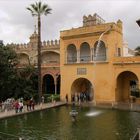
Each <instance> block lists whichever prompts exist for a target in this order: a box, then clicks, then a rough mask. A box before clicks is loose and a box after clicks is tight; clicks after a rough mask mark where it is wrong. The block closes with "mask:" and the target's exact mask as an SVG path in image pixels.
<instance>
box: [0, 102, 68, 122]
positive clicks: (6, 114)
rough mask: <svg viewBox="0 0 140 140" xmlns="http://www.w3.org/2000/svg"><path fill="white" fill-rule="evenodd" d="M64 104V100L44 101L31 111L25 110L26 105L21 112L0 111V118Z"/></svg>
mask: <svg viewBox="0 0 140 140" xmlns="http://www.w3.org/2000/svg"><path fill="white" fill-rule="evenodd" d="M65 104H66V103H65V102H56V103H44V104H43V105H41V104H40V105H35V109H34V110H33V111H27V107H26V106H24V108H23V111H22V112H21V113H15V110H10V111H5V112H0V119H3V118H8V117H13V116H18V115H22V114H27V113H31V112H35V111H40V110H44V109H47V108H53V107H57V106H62V105H65Z"/></svg>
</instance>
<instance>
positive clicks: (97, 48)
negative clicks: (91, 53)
mask: <svg viewBox="0 0 140 140" xmlns="http://www.w3.org/2000/svg"><path fill="white" fill-rule="evenodd" d="M111 29H112V25H111V26H109V28H107V29H106V30H105V31H104V32H103V33H102V34H101V35H100V36H99V39H98V43H97V46H96V50H95V61H96V59H97V54H98V52H99V47H100V43H101V39H102V37H103V35H104V34H105V33H107V32H108V31H110V30H111Z"/></svg>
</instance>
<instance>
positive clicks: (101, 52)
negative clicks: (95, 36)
mask: <svg viewBox="0 0 140 140" xmlns="http://www.w3.org/2000/svg"><path fill="white" fill-rule="evenodd" d="M97 45H99V46H97ZM106 58H107V57H106V47H105V43H104V42H103V41H100V42H99V43H98V41H96V42H95V44H94V58H93V60H95V61H105V60H106Z"/></svg>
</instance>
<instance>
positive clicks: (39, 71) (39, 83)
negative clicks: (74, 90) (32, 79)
mask: <svg viewBox="0 0 140 140" xmlns="http://www.w3.org/2000/svg"><path fill="white" fill-rule="evenodd" d="M38 95H39V103H40V101H41V95H42V83H41V20H40V15H38Z"/></svg>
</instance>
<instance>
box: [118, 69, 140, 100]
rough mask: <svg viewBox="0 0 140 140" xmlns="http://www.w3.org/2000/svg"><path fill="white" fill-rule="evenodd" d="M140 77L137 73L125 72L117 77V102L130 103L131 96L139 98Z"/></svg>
mask: <svg viewBox="0 0 140 140" xmlns="http://www.w3.org/2000/svg"><path fill="white" fill-rule="evenodd" d="M138 83H139V81H138V77H137V76H136V74H135V73H133V72H130V71H124V72H122V73H120V74H119V75H118V77H117V90H116V101H118V102H129V101H130V97H131V96H138V95H137V94H139V93H138V92H137V91H138V90H139V87H138V85H139V84H138Z"/></svg>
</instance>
